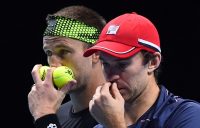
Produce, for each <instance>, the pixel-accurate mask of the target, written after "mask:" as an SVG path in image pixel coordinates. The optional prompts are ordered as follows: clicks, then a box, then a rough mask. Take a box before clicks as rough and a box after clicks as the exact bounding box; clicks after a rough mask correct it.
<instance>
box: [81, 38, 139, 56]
mask: <svg viewBox="0 0 200 128" xmlns="http://www.w3.org/2000/svg"><path fill="white" fill-rule="evenodd" d="M140 50H141V48H136V47H133V46H128V45H125V44H121V43H118V42H111V41H102V42H99V43H97V44H96V45H94V46H93V47H91V48H89V49H87V50H86V51H85V52H84V54H83V56H84V57H88V56H90V55H92V54H93V53H95V52H97V51H101V52H105V53H108V54H110V55H112V56H115V57H117V58H128V57H130V56H132V55H134V54H136V53H137V52H139V51H140Z"/></svg>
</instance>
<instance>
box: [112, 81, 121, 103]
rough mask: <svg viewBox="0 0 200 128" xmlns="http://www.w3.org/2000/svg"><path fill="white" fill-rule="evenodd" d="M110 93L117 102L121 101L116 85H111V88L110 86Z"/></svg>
mask: <svg viewBox="0 0 200 128" xmlns="http://www.w3.org/2000/svg"><path fill="white" fill-rule="evenodd" d="M111 93H112V96H113V97H114V98H115V99H119V100H121V99H123V97H122V95H121V94H120V92H119V89H118V88H117V84H116V83H113V84H112V86H111Z"/></svg>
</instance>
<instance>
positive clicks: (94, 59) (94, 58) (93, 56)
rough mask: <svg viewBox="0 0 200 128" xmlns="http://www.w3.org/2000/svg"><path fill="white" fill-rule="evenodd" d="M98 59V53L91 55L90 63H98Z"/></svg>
mask: <svg viewBox="0 0 200 128" xmlns="http://www.w3.org/2000/svg"><path fill="white" fill-rule="evenodd" d="M99 57H100V54H99V52H95V53H93V54H92V63H97V62H99Z"/></svg>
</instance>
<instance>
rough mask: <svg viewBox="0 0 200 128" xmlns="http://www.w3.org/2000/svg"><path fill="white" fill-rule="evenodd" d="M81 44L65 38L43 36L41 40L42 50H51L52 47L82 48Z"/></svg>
mask: <svg viewBox="0 0 200 128" xmlns="http://www.w3.org/2000/svg"><path fill="white" fill-rule="evenodd" d="M83 44H84V43H83V42H81V41H79V40H75V39H71V38H66V37H57V36H55V37H51V36H45V37H44V38H43V47H44V48H49V47H51V48H53V47H69V48H74V49H79V48H83Z"/></svg>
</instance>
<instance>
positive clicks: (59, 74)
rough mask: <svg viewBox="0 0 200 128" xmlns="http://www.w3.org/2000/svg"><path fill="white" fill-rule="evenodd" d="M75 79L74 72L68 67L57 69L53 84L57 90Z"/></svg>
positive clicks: (54, 72) (54, 73)
mask: <svg viewBox="0 0 200 128" xmlns="http://www.w3.org/2000/svg"><path fill="white" fill-rule="evenodd" d="M73 79H74V74H73V72H72V70H71V69H70V68H68V67H66V66H60V67H57V68H56V69H55V70H54V71H53V82H54V85H55V86H56V87H57V88H62V87H63V86H64V85H66V84H67V83H68V82H69V81H71V80H73Z"/></svg>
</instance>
